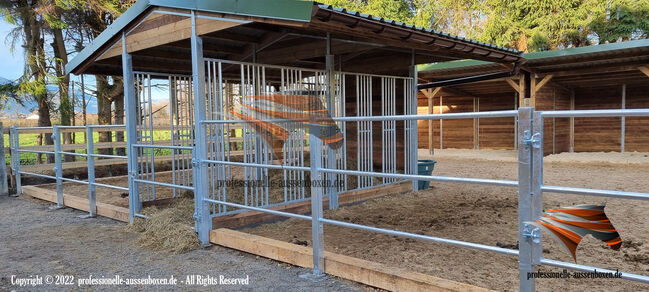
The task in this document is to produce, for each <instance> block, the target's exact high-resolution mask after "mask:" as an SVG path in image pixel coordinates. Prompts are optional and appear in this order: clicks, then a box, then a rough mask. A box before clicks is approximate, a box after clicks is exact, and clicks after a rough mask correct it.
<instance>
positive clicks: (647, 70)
mask: <svg viewBox="0 0 649 292" xmlns="http://www.w3.org/2000/svg"><path fill="white" fill-rule="evenodd" d="M638 70H640V72H642V73H644V75H647V77H649V68H648V67H647V66H646V65H645V66H640V67H638Z"/></svg>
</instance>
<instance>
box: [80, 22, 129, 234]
mask: <svg viewBox="0 0 649 292" xmlns="http://www.w3.org/2000/svg"><path fill="white" fill-rule="evenodd" d="M122 75H123V78H124V99H125V102H124V111H125V113H126V147H127V149H128V150H127V151H128V155H127V156H128V161H127V164H128V211H129V212H128V213H129V222H131V223H133V220H134V219H135V214H136V213H138V212H139V211H140V209H141V208H142V202H140V198H139V192H138V184H137V183H135V181H134V179H135V178H136V176H137V159H138V155H137V150H136V149H134V148H133V146H132V145H133V144H135V143H137V124H138V120H137V110H138V108H139V103H138V100H137V99H136V97H135V76H134V74H133V61H132V58H131V55H130V54H129V53H128V52H127V51H126V35H125V34H122ZM89 138H90V137H89Z"/></svg>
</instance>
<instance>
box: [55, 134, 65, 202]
mask: <svg viewBox="0 0 649 292" xmlns="http://www.w3.org/2000/svg"><path fill="white" fill-rule="evenodd" d="M52 132H53V133H52V140H54V165H55V166H54V173H55V176H56V206H57V207H58V208H63V180H62V179H61V178H62V177H63V161H62V159H61V129H60V128H59V126H54V127H53V131H52Z"/></svg>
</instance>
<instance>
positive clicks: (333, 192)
mask: <svg viewBox="0 0 649 292" xmlns="http://www.w3.org/2000/svg"><path fill="white" fill-rule="evenodd" d="M334 60H335V59H334V55H332V54H331V35H330V34H329V33H327V57H326V62H327V64H326V81H327V84H326V86H325V90H326V93H325V96H326V98H327V110H328V111H329V116H331V117H335V116H336V111H335V106H336V104H335V103H334V93H333V90H334V88H335V87H334ZM327 168H332V169H335V168H336V150H334V149H333V148H331V147H329V146H327ZM327 178H328V182H329V185H328V186H327V194H328V195H329V209H330V210H335V209H338V190H337V189H336V187H335V186H334V182H335V178H336V175H334V174H327Z"/></svg>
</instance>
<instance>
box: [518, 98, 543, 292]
mask: <svg viewBox="0 0 649 292" xmlns="http://www.w3.org/2000/svg"><path fill="white" fill-rule="evenodd" d="M518 113H519V114H518V117H519V123H518V124H519V129H518V132H519V137H520V138H519V147H518V179H519V185H518V241H519V281H520V291H534V290H535V281H534V279H528V277H527V275H528V273H531V272H534V265H536V264H539V263H540V258H541V251H542V249H541V244H540V240H539V241H537V242H535V240H534V239H533V238H531V237H530V236H529V232H530V228H531V226H530V225H529V224H528V222H533V221H535V220H536V219H537V218H538V217H540V216H541V212H542V193H541V185H542V182H543V118H542V117H541V115H540V112H534V109H533V108H530V107H522V108H519V110H518Z"/></svg>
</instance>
